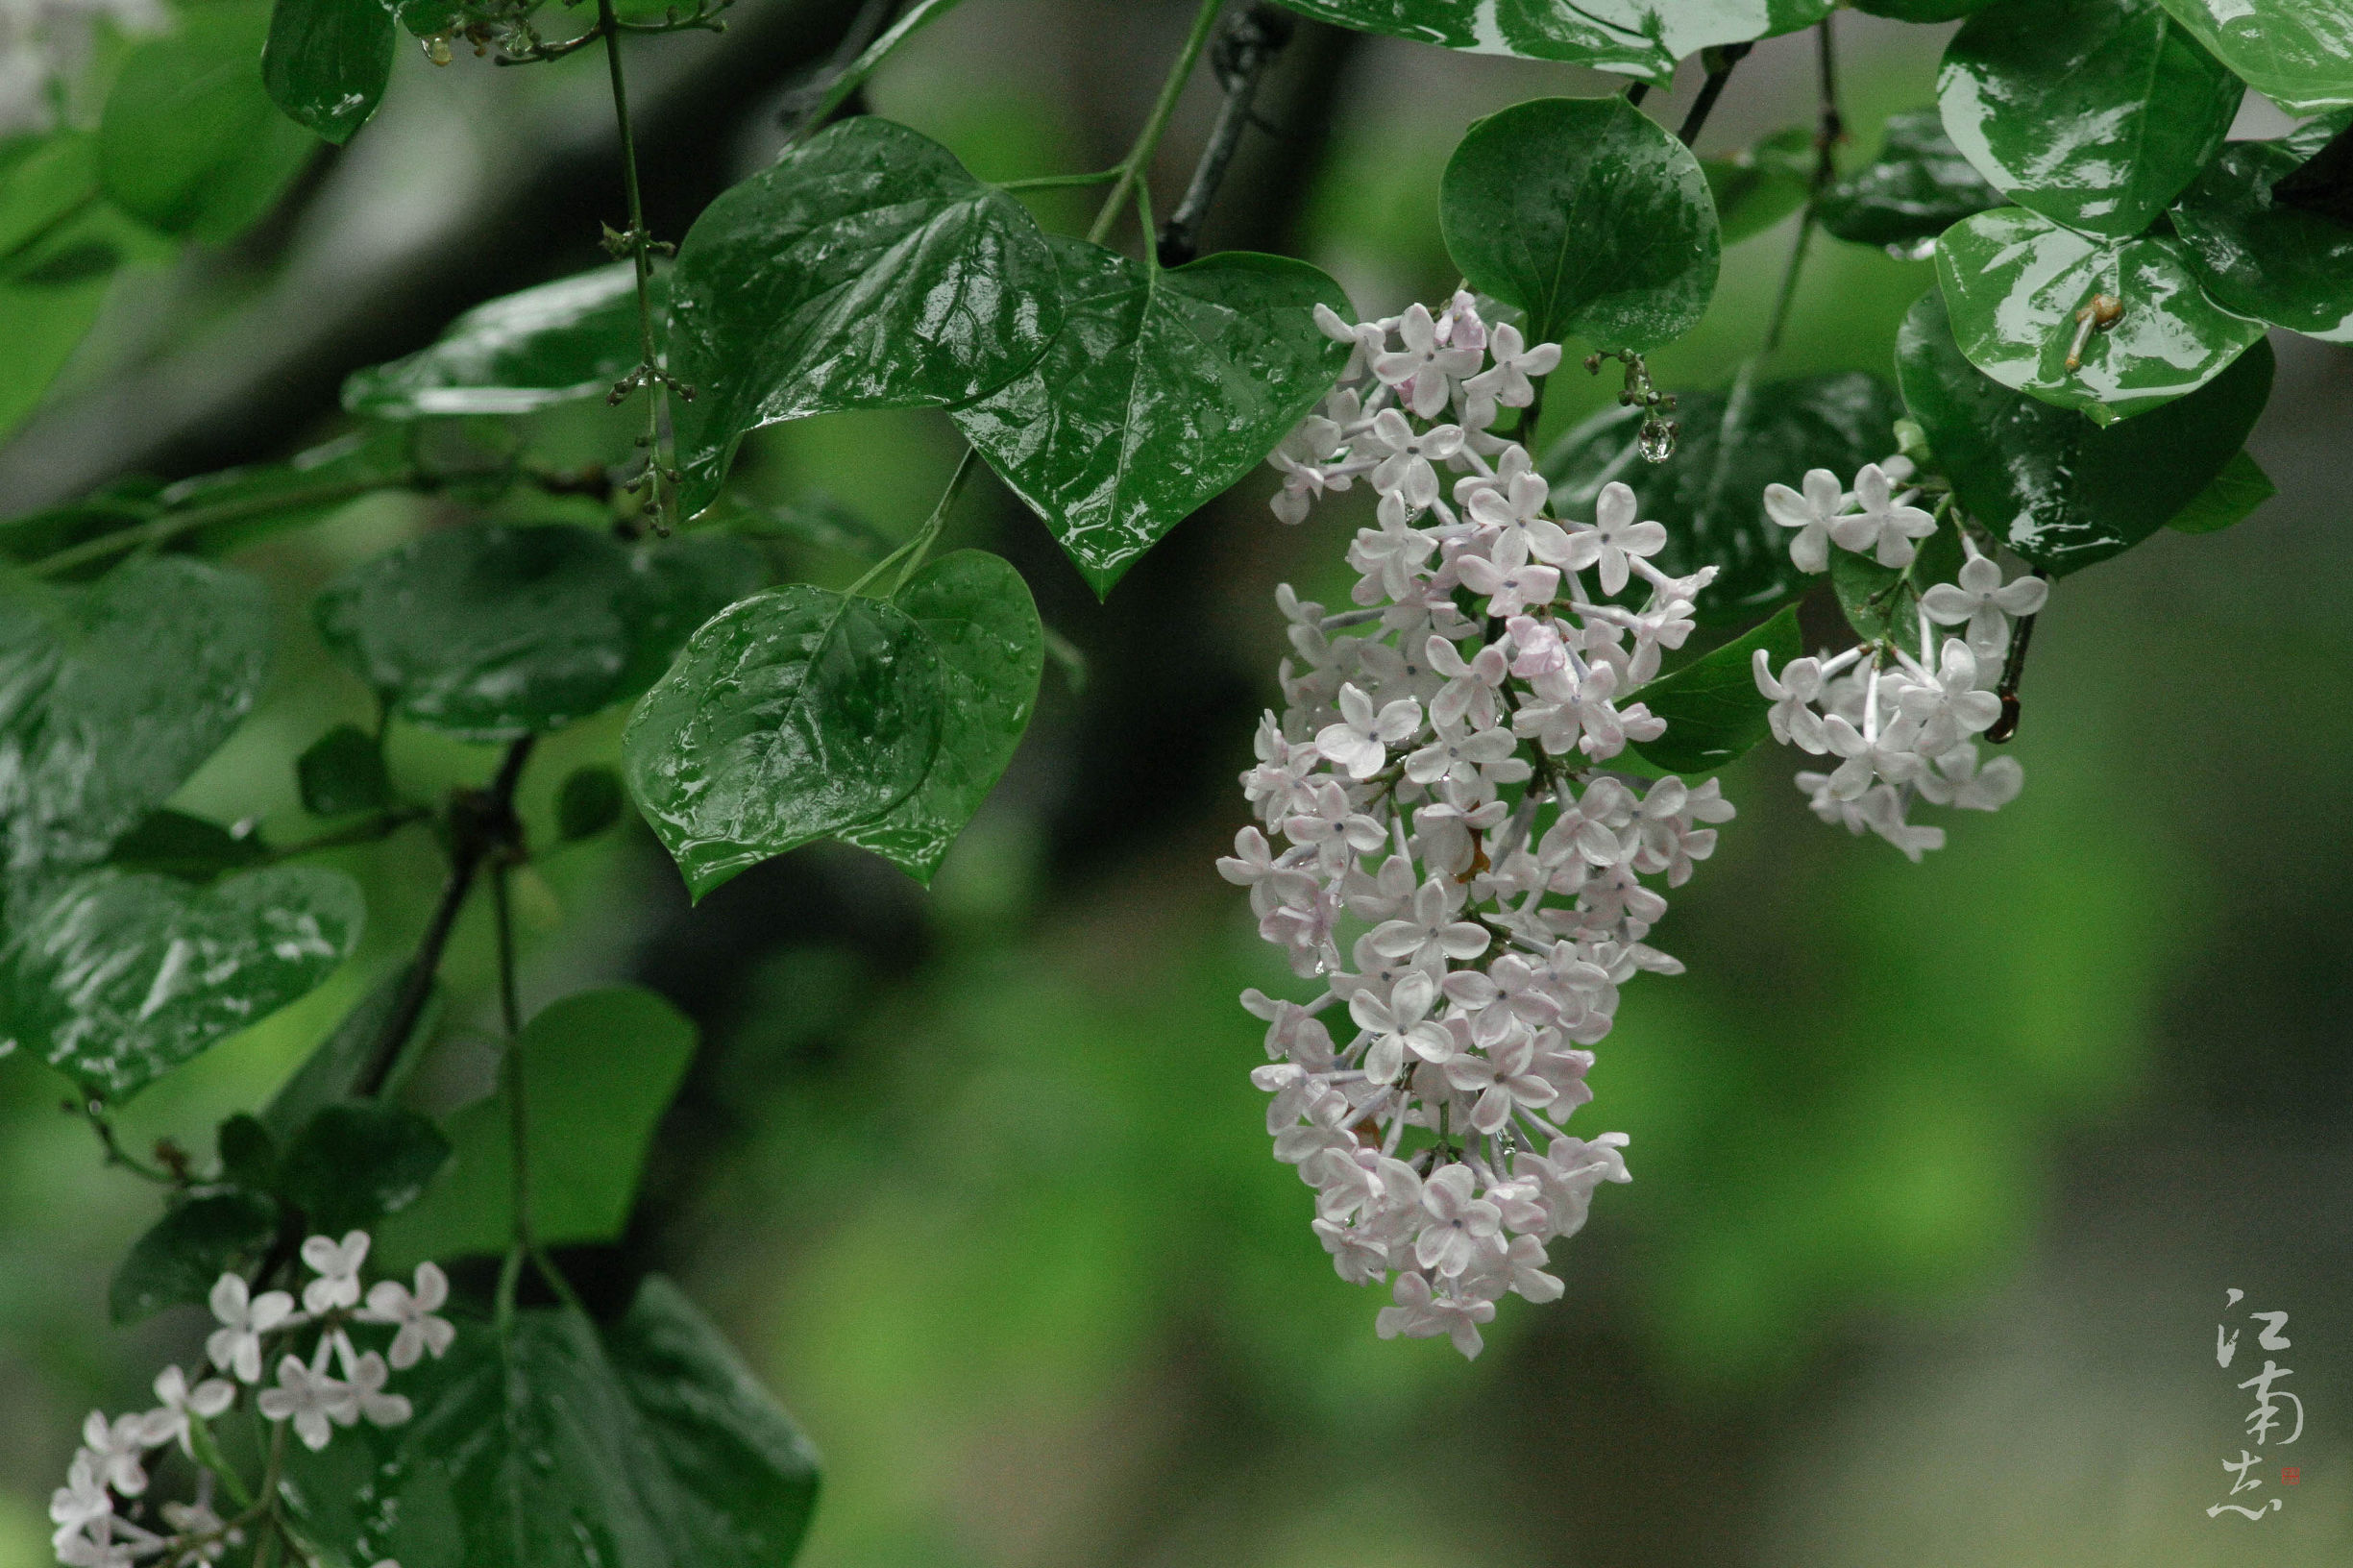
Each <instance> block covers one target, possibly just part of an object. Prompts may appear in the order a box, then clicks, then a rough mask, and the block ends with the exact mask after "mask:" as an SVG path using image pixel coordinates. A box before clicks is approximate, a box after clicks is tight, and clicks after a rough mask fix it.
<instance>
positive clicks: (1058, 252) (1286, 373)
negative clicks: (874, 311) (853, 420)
mask: <svg viewBox="0 0 2353 1568" xmlns="http://www.w3.org/2000/svg"><path fill="white" fill-rule="evenodd" d="M1054 244H1055V256H1056V257H1057V259H1058V261H1059V263H1060V268H1061V273H1062V279H1063V287H1064V290H1065V297H1064V306H1063V308H1064V316H1063V330H1062V334H1061V336H1059V337H1057V338H1056V339H1055V341H1054V346H1053V347H1052V348H1051V349H1049V350H1047V351H1046V354H1045V356H1044V357H1043V358H1042V359H1040V360H1039V361H1038V362H1037V363H1036V364H1035V365H1032V366H1031V367H1030V368H1029V369H1028V370H1027V371H1025V372H1023V373H1022V375H1021V376H1020V377H1018V378H1017V379H1016V380H1013V381H1012V382H1010V383H1009V384H1007V385H1005V386H1003V387H1000V388H998V389H997V390H996V391H995V392H993V393H991V394H990V395H989V396H988V397H986V398H984V399H982V400H981V401H980V402H978V403H976V404H971V405H970V406H968V407H964V408H959V409H957V410H956V411H955V414H954V418H955V421H956V427H957V429H961V430H963V431H964V433H965V436H966V438H967V439H968V440H969V441H970V442H971V443H972V445H973V446H974V448H976V449H977V450H978V451H979V452H980V453H981V455H982V456H984V457H986V458H988V459H989V463H990V466H991V467H993V468H994V469H995V470H996V472H997V474H998V476H999V477H1000V478H1003V479H1004V481H1005V483H1006V484H1007V485H1008V486H1009V487H1010V488H1011V489H1012V490H1013V491H1014V493H1015V494H1016V495H1017V496H1019V497H1020V498H1021V499H1022V500H1023V501H1025V502H1029V504H1030V505H1031V506H1032V507H1034V508H1035V509H1036V510H1037V512H1038V514H1039V515H1040V516H1041V517H1042V518H1044V519H1045V520H1046V524H1047V526H1048V527H1051V528H1052V529H1053V531H1054V537H1055V538H1057V539H1059V540H1060V541H1061V542H1062V547H1063V549H1064V550H1066V551H1068V552H1069V555H1070V558H1071V560H1072V561H1074V562H1075V563H1077V566H1078V568H1079V570H1080V572H1081V573H1083V574H1084V575H1085V576H1086V577H1087V580H1088V581H1089V582H1091V583H1092V584H1093V585H1094V590H1095V592H1096V593H1098V594H1103V593H1109V592H1110V591H1111V587H1112V585H1113V584H1114V583H1115V582H1117V581H1118V580H1119V577H1120V576H1121V575H1122V574H1123V573H1125V572H1126V571H1127V569H1128V568H1129V567H1130V566H1132V565H1134V564H1135V561H1136V559H1137V557H1138V556H1140V555H1141V554H1142V553H1143V552H1144V551H1147V550H1149V549H1151V548H1152V546H1153V544H1154V543H1156V542H1157V541H1158V540H1159V539H1160V537H1161V535H1163V534H1164V533H1166V532H1167V531H1168V530H1169V529H1170V528H1172V527H1175V526H1176V525H1177V524H1178V523H1180V522H1182V521H1184V519H1185V518H1187V517H1189V516H1190V515H1191V514H1192V513H1193V511H1194V510H1196V509H1197V508H1198V507H1200V506H1201V505H1202V504H1203V503H1204V502H1208V501H1210V500H1212V499H1213V498H1214V497H1216V496H1217V495H1219V494H1220V493H1222V492H1223V491H1224V490H1225V489H1226V488H1227V487H1228V486H1229V485H1231V484H1233V482H1234V481H1235V480H1236V479H1238V478H1241V477H1242V476H1243V475H1244V474H1246V473H1248V472H1249V471H1250V469H1251V468H1252V467H1254V466H1255V465H1256V464H1257V463H1258V462H1259V461H1260V460H1261V459H1262V458H1263V457H1264V456H1265V455H1266V453H1269V452H1271V451H1272V450H1274V447H1275V444H1276V443H1277V442H1279V441H1281V440H1282V439H1283V437H1284V436H1285V435H1286V434H1287V433H1288V432H1289V431H1290V429H1291V427H1292V426H1294V425H1296V424H1298V423H1299V419H1300V416H1301V415H1303V414H1305V413H1306V412H1307V411H1308V410H1309V409H1310V408H1311V407H1312V406H1314V404H1315V401H1316V400H1317V399H1318V398H1320V397H1322V396H1323V395H1324V394H1325V393H1326V392H1328V391H1330V390H1331V389H1332V383H1333V381H1334V380H1336V379H1337V378H1338V376H1339V373H1340V371H1341V369H1342V367H1343V366H1345V365H1346V364H1347V362H1348V346H1347V345H1346V344H1344V343H1335V342H1333V341H1332V339H1330V338H1328V337H1326V336H1325V335H1324V334H1323V333H1322V332H1321V331H1319V330H1317V328H1316V326H1315V318H1314V313H1313V312H1314V308H1315V306H1317V305H1325V306H1332V307H1334V308H1336V309H1337V310H1339V311H1340V312H1341V313H1342V314H1343V315H1346V314H1348V313H1349V311H1348V297H1347V295H1345V294H1343V293H1342V292H1341V291H1340V287H1339V285H1338V284H1337V283H1336V282H1333V281H1332V280H1331V279H1329V278H1327V277H1325V276H1324V275H1323V274H1322V273H1320V272H1318V271H1317V270H1316V269H1315V268H1313V267H1311V266H1309V265H1308V264H1307V263H1306V262H1304V261H1293V260H1291V259H1289V258H1288V257H1279V256H1257V255H1252V254H1249V253H1243V252H1229V253H1225V254H1222V255H1217V256H1210V257H1203V258H1202V259H1200V260H1198V261H1194V262H1191V263H1190V264H1189V265H1186V266H1182V267H1173V268H1161V267H1147V266H1145V265H1143V264H1141V263H1140V262H1136V261H1131V260H1129V259H1128V258H1127V257H1123V256H1121V255H1119V254H1118V253H1117V252H1115V251H1108V250H1105V249H1104V248H1103V247H1102V246H1100V245H1090V244H1088V243H1087V242H1086V241H1084V240H1076V239H1057V240H1056V241H1055V242H1054Z"/></svg>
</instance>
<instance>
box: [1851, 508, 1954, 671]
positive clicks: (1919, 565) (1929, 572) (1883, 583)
mask: <svg viewBox="0 0 2353 1568" xmlns="http://www.w3.org/2000/svg"><path fill="white" fill-rule="evenodd" d="M1963 554H1964V552H1963V551H1962V549H1961V532H1960V529H1958V528H1957V527H1954V526H1953V525H1952V523H1951V522H1950V520H1949V519H1948V520H1947V521H1945V522H1943V523H1942V524H1941V525H1940V526H1939V527H1938V528H1937V530H1936V531H1935V532H1934V533H1932V534H1930V535H1928V537H1927V538H1925V539H1924V540H1922V541H1921V542H1920V547H1919V550H1918V551H1917V552H1916V553H1915V554H1914V555H1913V557H1912V564H1911V565H1910V566H1907V567H1904V568H1902V569H1901V570H1898V569H1896V568H1894V567H1887V566H1881V565H1880V564H1879V562H1878V559H1877V558H1876V557H1875V556H1871V555H1858V554H1856V553H1855V552H1854V551H1851V550H1833V551H1830V587H1831V590H1832V591H1833V592H1835V593H1836V594H1837V595H1838V607H1839V609H1840V610H1841V611H1842V612H1844V613H1845V615H1846V617H1847V625H1850V626H1851V627H1853V628H1854V634H1855V636H1857V637H1860V638H1864V639H1866V640H1876V639H1879V638H1891V639H1893V640H1894V641H1896V642H1899V643H1900V644H1902V645H1903V646H1904V647H1905V648H1907V649H1911V650H1912V651H1913V652H1914V653H1918V652H1919V651H1920V596H1921V593H1922V591H1923V590H1924V589H1926V588H1928V587H1930V586H1932V585H1933V584H1936V583H1940V582H1951V581H1953V580H1955V579H1956V578H1958V577H1959V576H1960V574H1961V562H1962V560H1963ZM1935 635H1936V636H1937V637H1940V638H1941V637H1942V636H1943V635H1944V633H1942V632H1938V633H1935ZM1926 662H1928V663H1930V664H1933V663H1934V662H1935V661H1934V660H1933V659H1930V660H1928V661H1926Z"/></svg>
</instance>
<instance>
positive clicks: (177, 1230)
mask: <svg viewBox="0 0 2353 1568" xmlns="http://www.w3.org/2000/svg"><path fill="white" fill-rule="evenodd" d="M277 1238H278V1205H277V1204H275V1203H273V1202H271V1201H270V1200H269V1199H268V1198H266V1197H264V1196H262V1195H261V1194H259V1193H257V1192H245V1191H234V1190H232V1191H227V1192H212V1193H207V1194H206V1195H205V1196H203V1197H195V1198H189V1199H186V1200H185V1201H184V1202H182V1203H180V1204H179V1205H178V1206H176V1207H175V1208H173V1209H171V1210H169V1211H167V1212H166V1213H164V1215H163V1217H162V1218H161V1219H159V1220H157V1221H156V1222H155V1224H154V1225H153V1226H151V1227H150V1228H149V1229H148V1232H147V1234H146V1235H144V1236H142V1237H139V1238H138V1240H137V1241H136V1242H135V1243H134V1244H133V1246H132V1248H131V1251H130V1253H129V1255H128V1256H126V1257H125V1258H124V1259H123V1261H122V1262H121V1263H120V1264H119V1265H118V1266H117V1267H116V1268H115V1270H114V1279H113V1283H112V1284H111V1285H110V1286H108V1288H107V1310H108V1312H109V1314H110V1316H111V1317H112V1318H113V1319H114V1321H115V1322H116V1323H136V1322H138V1321H139V1320H140V1319H142V1318H148V1317H153V1316H154V1315H155V1314H156V1313H158V1312H159V1311H162V1310H163V1309H164V1308H166V1307H182V1306H192V1305H194V1304H196V1303H199V1302H202V1301H203V1300H204V1299H205V1297H206V1296H207V1295H208V1294H209V1293H210V1292H211V1289H212V1284H213V1282H214V1281H215V1280H218V1279H219V1278H220V1277H221V1276H222V1275H223V1274H225V1273H227V1272H228V1271H230V1270H231V1269H244V1268H249V1267H251V1266H252V1265H253V1264H255V1263H257V1262H260V1261H261V1258H262V1255H263V1254H265V1253H267V1252H268V1251H269V1249H270V1243H271V1242H272V1241H274V1240H276V1239H277Z"/></svg>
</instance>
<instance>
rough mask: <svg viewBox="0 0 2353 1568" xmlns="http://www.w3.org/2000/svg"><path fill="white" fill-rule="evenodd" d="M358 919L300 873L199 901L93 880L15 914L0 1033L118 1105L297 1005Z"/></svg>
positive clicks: (327, 874)
mask: <svg viewBox="0 0 2353 1568" xmlns="http://www.w3.org/2000/svg"><path fill="white" fill-rule="evenodd" d="M365 913H366V910H365V905H364V902H363V901H362V899H361V898H360V894H359V888H358V885H357V884H355V882H353V881H352V879H351V878H350V877H348V876H345V875H343V874H342V873H341V872H339V871H330V870H322V869H320V868H317V867H311V866H282V867H275V868H272V869H270V870H258V871H247V872H245V873H244V874H242V875H239V876H232V877H227V878H224V879H223V880H222V881H220V882H217V883H214V884H213V885H212V886H210V887H208V888H194V887H190V886H188V885H187V884H186V883H184V882H178V881H174V880H172V879H171V878H169V877H162V876H154V875H145V874H137V873H129V872H122V871H111V870H108V871H93V872H90V873H87V874H86V875H84V876H80V877H77V878H75V879H74V880H72V881H71V882H68V883H66V884H65V885H64V886H63V887H61V888H60V889H59V890H58V891H57V892H56V893H55V894H52V895H51V896H50V897H48V898H47V899H45V900H43V901H42V902H40V903H38V904H37V905H35V906H34V907H32V908H31V909H30V910H28V912H27V913H26V915H25V917H24V918H23V919H22V920H21V921H19V922H17V924H16V927H15V929H14V931H13V932H12V935H11V937H10V939H9V943H8V946H7V947H6V949H5V950H0V1028H5V1031H6V1036H5V1038H6V1041H7V1044H8V1046H9V1047H16V1046H22V1047H23V1048H24V1049H26V1050H28V1051H31V1052H33V1053H34V1054H35V1055H37V1056H38V1057H40V1058H41V1059H42V1060H43V1061H45V1062H47V1063H48V1064H49V1065H50V1066H53V1067H56V1068H57V1069H58V1070H59V1071H61V1072H63V1073H64V1074H65V1075H66V1076H68V1077H70V1078H72V1079H73V1080H74V1082H75V1083H76V1084H77V1085H79V1086H80V1087H81V1088H82V1090H84V1091H85V1092H86V1093H88V1094H90V1095H92V1096H95V1097H102V1098H106V1099H110V1100H122V1099H128V1098H129V1097H130V1096H131V1095H133V1094H135V1093H136V1092H137V1091H138V1090H140V1089H142V1088H144V1087H145V1086H146V1085H147V1084H148V1083H150V1082H151V1081H153V1080H154V1079H156V1078H159V1077H160V1076H162V1075H163V1074H164V1073H166V1072H168V1071H170V1070H171V1069H172V1068H173V1067H176V1066H179V1065H180V1064H181V1063H183V1062H185V1061H187V1060H188V1059H189V1058H190V1057H192V1056H195V1055H197V1054H198V1053H199V1052H201V1051H203V1050H205V1049H206V1048H207V1047H208V1046H210V1045H213V1044H215V1043H217V1042H219V1041H222V1040H225V1039H227V1038H228V1037H229V1036H231V1035H233V1034H235V1033H237V1032H238V1031H239V1030H241V1029H244V1028H246V1027H247V1026H248V1025H250V1024H255V1023H258V1022H260V1021H261V1020H262V1019H263V1018H265V1017H269V1016H270V1015H271V1014H272V1013H275V1012H277V1011H278V1010H279V1009H280V1008H282V1007H283V1006H285V1005H286V1004H287V1003H288V1002H291V1001H293V1000H295V999H296V998H297V997H300V996H303V995H305V994H306V993H308V992H310V991H311V990H312V989H313V988H315V987H316V986H317V985H318V984H319V982H320V981H322V980H324V979H326V978H327V976H328V975H329V974H330V973H331V972H332V971H333V969H334V968H335V966H336V965H338V964H340V963H342V962H343V960H344V958H345V957H347V956H348V955H349V954H350V952H351V950H352V945H353V943H355V942H357V941H358V940H359V927H360V923H361V921H362V919H364V917H365Z"/></svg>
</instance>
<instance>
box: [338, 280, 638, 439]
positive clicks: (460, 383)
mask: <svg viewBox="0 0 2353 1568" xmlns="http://www.w3.org/2000/svg"><path fill="white" fill-rule="evenodd" d="M651 290H652V298H653V304H654V308H655V309H656V310H657V311H659V310H662V309H663V308H665V307H666V306H667V304H668V301H669V295H670V280H669V277H668V275H667V274H657V275H656V276H655V277H654V279H653V282H652V284H651ZM656 319H657V320H659V319H660V318H659V317H658V316H657V318H656ZM644 353H645V337H644V333H643V331H641V330H640V328H639V325H638V320H637V268H636V263H634V262H630V261H623V262H620V263H618V264H616V265H613V266H609V267H598V268H596V269H594V270H593V271H589V272H582V273H575V274H574V275H573V276H572V277H569V278H559V279H557V280H556V281H555V282H551V283H542V284H540V285H539V286H538V287H537V288H527V289H525V290H523V291H522V292H521V293H519V294H509V295H506V296H504V297H503V298H501V299H496V300H492V301H490V302H489V303H488V304H486V305H478V306H475V307H474V308H473V309H471V310H469V311H467V312H466V313H465V314H464V315H462V316H459V317H458V318H457V319H456V320H455V321H453V322H452V323H450V325H449V329H448V331H444V332H443V333H442V334H441V336H440V338H439V340H437V341H436V342H434V343H433V344H432V345H431V346H430V347H429V348H424V349H419V350H418V351H417V352H416V353H414V354H412V355H408V356H407V357H405V358H403V359H395V360H393V361H392V362H391V363H389V364H383V365H373V366H370V367H369V368H368V369H366V370H361V371H355V372H354V373H353V374H352V376H351V378H350V379H349V380H346V381H345V382H344V383H343V406H344V407H345V408H347V409H349V410H351V411H352V412H353V413H355V414H369V415H372V416H374V417H375V418H378V419H415V418H418V417H420V416H424V415H432V414H527V413H529V412H531V411H532V410H533V409H535V408H546V407H550V406H551V405H553V404H559V403H571V402H575V401H576V400H578V399H581V398H588V397H602V396H604V395H605V394H606V393H607V392H609V391H610V390H611V389H612V386H613V383H614V382H615V381H618V380H621V379H622V378H623V377H625V376H626V375H627V374H628V373H629V372H630V371H631V370H632V369H634V368H635V367H636V366H637V364H638V362H639V360H640V359H642V358H643V357H644Z"/></svg>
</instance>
